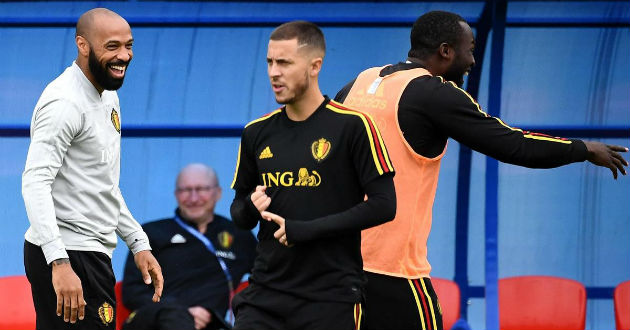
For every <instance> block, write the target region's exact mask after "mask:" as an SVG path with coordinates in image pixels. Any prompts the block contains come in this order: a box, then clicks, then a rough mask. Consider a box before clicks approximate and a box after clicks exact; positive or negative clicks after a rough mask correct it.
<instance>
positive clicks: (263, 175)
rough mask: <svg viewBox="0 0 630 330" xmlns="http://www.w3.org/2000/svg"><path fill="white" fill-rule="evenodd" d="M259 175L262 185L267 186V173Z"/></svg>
mask: <svg viewBox="0 0 630 330" xmlns="http://www.w3.org/2000/svg"><path fill="white" fill-rule="evenodd" d="M261 176H262V180H263V185H264V186H265V187H269V185H268V184H267V173H263V174H262V175H261Z"/></svg>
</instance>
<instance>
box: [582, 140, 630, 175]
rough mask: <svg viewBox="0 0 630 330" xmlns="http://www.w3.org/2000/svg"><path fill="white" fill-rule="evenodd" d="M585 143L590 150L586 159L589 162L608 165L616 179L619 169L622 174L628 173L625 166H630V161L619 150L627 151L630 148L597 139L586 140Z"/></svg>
mask: <svg viewBox="0 0 630 330" xmlns="http://www.w3.org/2000/svg"><path fill="white" fill-rule="evenodd" d="M584 144H585V145H586V150H587V151H588V154H587V156H586V159H587V160H588V161H589V162H591V163H593V164H595V165H598V166H603V167H608V168H609V169H610V171H611V172H612V174H613V178H615V180H616V179H617V170H619V172H621V174H623V175H626V169H625V168H624V166H628V162H627V161H626V160H625V159H623V157H621V155H620V154H619V152H627V151H628V148H626V147H622V146H614V145H609V144H604V143H601V142H595V141H584Z"/></svg>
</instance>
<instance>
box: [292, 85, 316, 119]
mask: <svg viewBox="0 0 630 330" xmlns="http://www.w3.org/2000/svg"><path fill="white" fill-rule="evenodd" d="M315 86H316V87H315V88H312V89H311V90H310V91H307V92H306V93H305V94H304V95H303V96H302V97H301V98H300V99H299V100H297V101H295V102H292V103H288V104H287V106H286V109H287V116H288V117H289V119H291V120H293V121H303V120H306V119H308V117H310V116H311V115H312V114H313V113H314V112H315V110H317V108H318V107H319V105H320V104H322V102H324V95H322V92H320V90H319V87H318V86H317V85H315Z"/></svg>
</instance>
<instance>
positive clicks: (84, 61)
mask: <svg viewBox="0 0 630 330" xmlns="http://www.w3.org/2000/svg"><path fill="white" fill-rule="evenodd" d="M76 62H77V65H78V66H79V68H80V69H81V71H82V72H83V74H84V75H85V77H86V78H87V79H88V80H89V81H90V82H91V83H92V86H94V88H96V91H97V92H98V93H99V94H100V95H102V94H103V90H105V89H104V88H103V87H101V85H99V84H98V83H97V82H96V79H94V76H93V75H92V72H90V68H89V67H88V63H87V59H84V58H83V57H77V59H76Z"/></svg>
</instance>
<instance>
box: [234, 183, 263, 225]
mask: <svg viewBox="0 0 630 330" xmlns="http://www.w3.org/2000/svg"><path fill="white" fill-rule="evenodd" d="M230 215H231V216H232V221H233V222H234V224H235V225H236V226H237V227H239V228H241V229H247V230H250V229H252V228H254V227H256V225H257V224H258V221H259V220H260V218H261V217H260V213H259V212H258V209H256V206H254V204H253V203H252V200H251V193H250V192H246V191H239V190H237V191H236V194H235V196H234V200H233V201H232V205H231V206H230Z"/></svg>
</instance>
